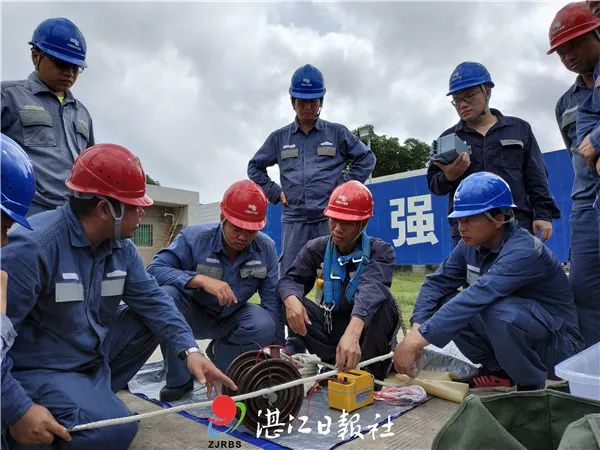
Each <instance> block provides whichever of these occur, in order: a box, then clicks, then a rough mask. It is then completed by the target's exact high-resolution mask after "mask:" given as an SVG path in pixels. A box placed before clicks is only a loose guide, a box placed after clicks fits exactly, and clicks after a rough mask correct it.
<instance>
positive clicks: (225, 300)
mask: <svg viewBox="0 0 600 450" xmlns="http://www.w3.org/2000/svg"><path fill="white" fill-rule="evenodd" d="M266 214H267V198H266V197H265V194H264V192H263V191H262V189H261V188H260V186H258V185H257V184H256V183H254V182H253V181H250V180H241V181H237V182H235V183H233V184H232V185H231V186H230V187H229V188H228V189H227V191H225V194H224V195H223V201H222V202H221V220H220V223H211V224H204V225H191V226H189V227H187V228H185V229H183V230H182V231H181V232H180V233H179V235H178V236H177V237H176V238H175V240H174V241H173V242H172V243H171V245H169V246H168V247H167V248H165V249H163V250H161V251H160V252H158V253H157V254H156V256H155V257H154V259H153V260H152V263H151V264H150V265H149V266H148V272H149V273H150V274H151V275H153V276H154V277H156V280H157V281H158V284H159V285H160V286H161V287H162V288H163V290H164V291H165V292H166V293H167V294H168V295H169V296H170V297H172V298H173V299H174V300H175V304H176V305H177V307H178V308H179V310H180V311H181V313H182V314H183V316H184V317H185V318H186V319H187V321H188V323H189V325H190V326H191V328H192V330H193V331H194V335H195V337H196V339H213V340H212V341H211V342H210V344H209V346H208V348H207V354H208V356H209V357H210V358H211V359H212V360H213V361H214V362H215V364H216V366H217V367H218V368H219V369H221V370H222V371H224V372H226V371H227V368H228V367H229V365H230V364H231V362H232V361H233V360H234V359H235V358H236V357H237V356H239V355H241V354H242V353H244V352H247V351H250V350H259V349H260V348H261V347H265V346H267V345H271V344H279V345H282V344H283V343H284V334H283V317H282V316H283V312H282V311H283V307H282V305H281V302H280V301H279V299H278V298H277V294H276V292H275V289H276V287H277V279H278V278H279V271H278V270H277V259H278V258H277V250H276V249H275V243H274V242H273V240H272V239H271V238H270V237H269V236H267V235H266V234H264V233H261V232H260V230H261V229H262V228H263V227H264V226H265V225H266ZM257 292H258V293H259V295H260V305H255V304H253V303H248V300H250V298H251V297H252V296H253V295H254V294H255V293H257ZM163 355H164V357H165V361H166V362H167V382H166V385H165V386H164V387H163V388H162V389H161V390H160V399H161V400H162V401H164V402H172V401H175V400H178V399H180V398H181V397H182V396H183V395H184V394H185V393H186V392H189V391H191V390H192V389H193V387H194V380H193V378H192V377H191V375H190V373H189V371H187V370H186V368H185V365H184V364H183V361H180V360H179V359H178V358H177V355H176V354H174V353H173V352H172V351H169V350H167V349H163Z"/></svg>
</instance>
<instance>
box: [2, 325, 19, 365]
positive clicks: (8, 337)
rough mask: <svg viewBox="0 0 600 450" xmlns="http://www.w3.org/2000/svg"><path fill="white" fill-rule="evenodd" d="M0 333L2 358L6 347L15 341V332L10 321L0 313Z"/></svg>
mask: <svg viewBox="0 0 600 450" xmlns="http://www.w3.org/2000/svg"><path fill="white" fill-rule="evenodd" d="M0 333H1V334H2V336H1V338H2V340H1V341H0V345H1V347H0V352H1V353H2V359H4V356H5V355H6V352H8V349H9V348H11V347H12V344H13V342H14V341H15V337H16V336H17V333H16V331H15V329H14V327H13V326H12V322H11V321H10V319H9V318H8V317H7V316H6V314H0Z"/></svg>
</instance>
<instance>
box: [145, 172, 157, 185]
mask: <svg viewBox="0 0 600 450" xmlns="http://www.w3.org/2000/svg"><path fill="white" fill-rule="evenodd" d="M146 184H152V185H154V186H160V183H159V182H158V181H157V180H155V179H154V178H152V177H151V176H150V175H148V174H146Z"/></svg>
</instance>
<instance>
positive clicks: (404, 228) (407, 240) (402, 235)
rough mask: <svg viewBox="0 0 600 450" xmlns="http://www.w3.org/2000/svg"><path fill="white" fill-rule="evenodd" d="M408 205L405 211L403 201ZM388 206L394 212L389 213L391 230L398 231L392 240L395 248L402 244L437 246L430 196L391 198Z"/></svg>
mask: <svg viewBox="0 0 600 450" xmlns="http://www.w3.org/2000/svg"><path fill="white" fill-rule="evenodd" d="M404 200H406V204H407V205H408V208H407V211H405V208H404V206H405V201H404ZM390 206H392V207H395V208H396V210H395V211H394V210H392V211H391V222H392V228H395V229H397V230H398V237H397V238H396V239H394V240H393V242H394V246H395V247H400V246H402V245H404V244H407V245H415V244H426V243H429V244H431V245H433V244H437V243H438V242H439V241H438V238H437V237H436V235H435V223H434V221H433V212H432V209H431V194H426V195H415V196H413V197H408V198H406V199H405V198H403V197H402V198H393V199H391V200H390Z"/></svg>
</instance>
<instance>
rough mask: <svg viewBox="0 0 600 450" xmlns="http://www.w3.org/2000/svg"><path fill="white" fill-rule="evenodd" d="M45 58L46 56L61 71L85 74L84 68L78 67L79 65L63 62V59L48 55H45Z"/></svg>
mask: <svg viewBox="0 0 600 450" xmlns="http://www.w3.org/2000/svg"><path fill="white" fill-rule="evenodd" d="M44 56H46V57H47V58H48V59H49V60H50V61H52V63H53V64H54V65H55V66H56V67H57V68H58V69H60V70H70V71H71V72H75V73H77V74H80V73H81V72H83V69H84V68H83V67H80V66H78V65H77V64H72V63H70V62H67V61H63V60H62V59H58V58H55V57H54V56H52V55H49V54H48V53H44Z"/></svg>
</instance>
